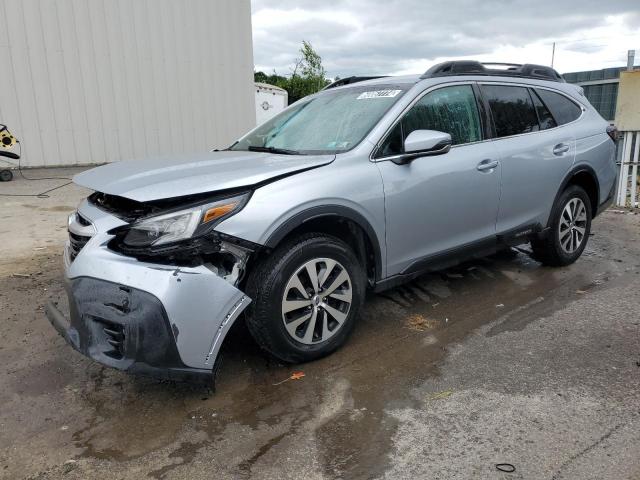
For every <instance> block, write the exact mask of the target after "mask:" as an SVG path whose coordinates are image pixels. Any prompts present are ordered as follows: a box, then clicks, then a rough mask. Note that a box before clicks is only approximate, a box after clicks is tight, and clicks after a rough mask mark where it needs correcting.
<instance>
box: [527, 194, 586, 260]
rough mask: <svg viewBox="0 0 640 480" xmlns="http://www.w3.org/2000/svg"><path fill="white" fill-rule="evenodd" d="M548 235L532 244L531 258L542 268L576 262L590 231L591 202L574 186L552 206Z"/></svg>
mask: <svg viewBox="0 0 640 480" xmlns="http://www.w3.org/2000/svg"><path fill="white" fill-rule="evenodd" d="M551 215H552V217H551V223H550V228H549V232H548V234H547V235H546V237H545V238H543V239H536V240H533V241H532V242H531V247H532V249H533V253H534V257H535V258H536V259H538V260H540V261H541V262H542V263H544V264H545V265H550V266H564V265H569V264H571V263H573V262H575V261H576V260H577V259H578V257H580V255H582V252H583V251H584V249H585V247H586V246H587V240H588V239H589V233H590V232H591V216H592V215H591V202H590V200H589V197H588V195H587V193H586V192H585V191H584V189H582V188H581V187H579V186H577V185H571V186H570V187H568V188H567V189H566V190H565V191H564V192H562V194H561V195H560V197H559V198H558V200H557V202H556V204H555V205H554V207H553V211H552V214H551Z"/></svg>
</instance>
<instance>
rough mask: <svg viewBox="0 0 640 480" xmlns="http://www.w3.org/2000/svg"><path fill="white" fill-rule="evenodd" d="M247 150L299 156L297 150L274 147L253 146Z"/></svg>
mask: <svg viewBox="0 0 640 480" xmlns="http://www.w3.org/2000/svg"><path fill="white" fill-rule="evenodd" d="M247 150H249V151H250V152H267V153H280V154H282V155H301V153H300V152H298V151H297V150H287V149H286V148H276V147H257V146H255V145H249V146H248V147H247Z"/></svg>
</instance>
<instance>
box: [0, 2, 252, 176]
mask: <svg viewBox="0 0 640 480" xmlns="http://www.w3.org/2000/svg"><path fill="white" fill-rule="evenodd" d="M253 90H254V86H253V50H252V39H251V6H250V0H0V123H4V124H6V125H7V126H8V127H9V130H11V132H12V133H14V134H15V135H16V137H17V138H19V139H20V141H21V145H22V154H23V155H22V164H23V166H53V165H82V164H97V163H104V162H111V161H115V160H121V159H126V158H143V157H148V156H153V155H157V154H171V153H178V152H192V151H203V150H206V149H210V148H216V147H224V146H228V145H229V144H230V143H231V142H232V141H233V140H235V139H236V138H237V137H239V136H240V135H241V134H242V133H244V132H245V131H247V130H249V129H250V128H251V127H253V126H254V125H255V104H254V92H253Z"/></svg>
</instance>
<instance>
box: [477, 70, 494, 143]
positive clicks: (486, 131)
mask: <svg viewBox="0 0 640 480" xmlns="http://www.w3.org/2000/svg"><path fill="white" fill-rule="evenodd" d="M473 91H474V93H475V95H476V103H477V104H478V111H479V113H480V117H481V118H480V120H481V121H482V122H483V125H484V127H483V129H482V137H483V138H482V139H483V141H484V140H492V139H494V138H496V137H497V135H496V125H495V123H494V122H493V114H492V113H491V107H490V105H489V101H488V100H487V97H486V96H485V95H484V93H483V92H482V88H480V84H479V83H478V82H474V83H473Z"/></svg>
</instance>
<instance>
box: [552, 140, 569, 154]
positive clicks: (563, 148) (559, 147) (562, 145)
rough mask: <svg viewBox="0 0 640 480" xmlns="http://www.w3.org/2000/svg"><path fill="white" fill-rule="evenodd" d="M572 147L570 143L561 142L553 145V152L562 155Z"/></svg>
mask: <svg viewBox="0 0 640 480" xmlns="http://www.w3.org/2000/svg"><path fill="white" fill-rule="evenodd" d="M570 148H571V147H570V146H569V145H567V144H566V143H559V144H558V145H556V146H555V147H553V154H554V155H562V154H564V153H567V152H568V151H569V149H570Z"/></svg>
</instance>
